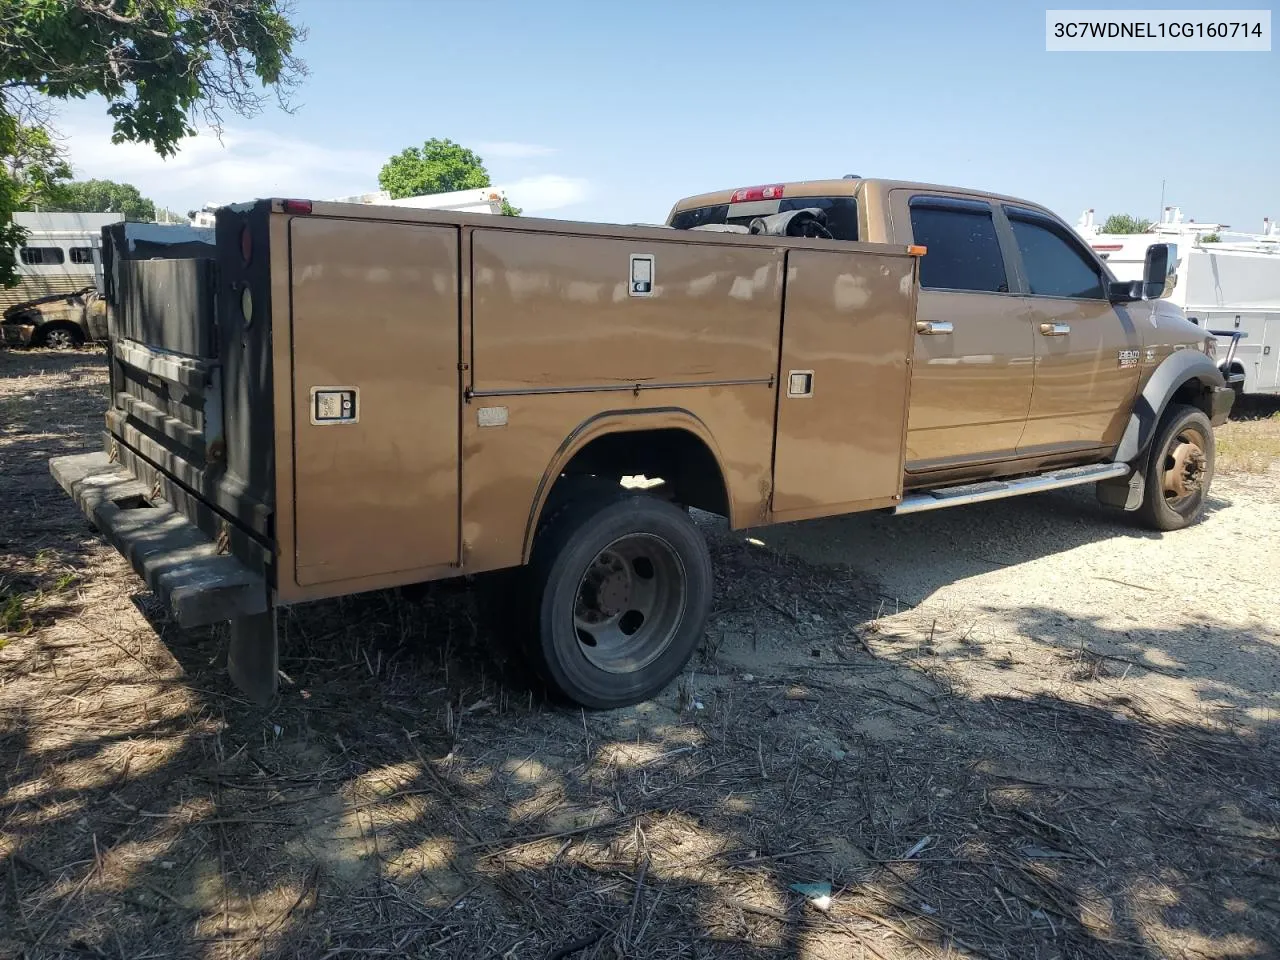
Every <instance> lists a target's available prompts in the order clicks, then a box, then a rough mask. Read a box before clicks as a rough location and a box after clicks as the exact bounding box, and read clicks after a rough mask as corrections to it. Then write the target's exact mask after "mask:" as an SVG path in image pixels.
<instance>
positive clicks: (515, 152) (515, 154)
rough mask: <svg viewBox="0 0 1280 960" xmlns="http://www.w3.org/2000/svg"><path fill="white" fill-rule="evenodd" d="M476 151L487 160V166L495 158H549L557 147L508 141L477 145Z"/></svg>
mask: <svg viewBox="0 0 1280 960" xmlns="http://www.w3.org/2000/svg"><path fill="white" fill-rule="evenodd" d="M474 149H475V151H476V153H478V154H480V156H481V157H483V158H484V159H485V161H486V165H487V162H488V161H489V160H490V159H492V158H494V157H497V158H498V159H500V160H528V159H530V158H532V157H549V156H551V155H552V154H553V153H555V152H556V148H555V147H544V146H541V145H539V144H536V143H512V142H510V141H508V140H496V141H488V142H484V143H477V144H476V145H475V148H474Z"/></svg>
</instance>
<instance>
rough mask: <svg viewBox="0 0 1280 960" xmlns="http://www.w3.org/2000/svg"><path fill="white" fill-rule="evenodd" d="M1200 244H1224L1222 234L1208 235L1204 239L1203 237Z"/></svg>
mask: <svg viewBox="0 0 1280 960" xmlns="http://www.w3.org/2000/svg"><path fill="white" fill-rule="evenodd" d="M1200 242H1201V243H1221V242H1222V234H1220V233H1206V234H1205V235H1204V236H1203V237H1201V238H1200Z"/></svg>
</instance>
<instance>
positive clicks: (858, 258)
mask: <svg viewBox="0 0 1280 960" xmlns="http://www.w3.org/2000/svg"><path fill="white" fill-rule="evenodd" d="M915 272H916V271H915V258H914V257H910V256H906V255H897V256H891V255H876V254H869V253H843V252H829V251H818V250H792V251H790V252H789V253H788V254H787V285H786V293H785V297H784V306H783V321H782V363H781V383H780V385H779V392H778V429H777V446H776V450H775V454H774V483H773V513H774V517H775V519H778V520H792V519H795V520H798V519H804V518H806V517H818V516H826V515H830V514H834V513H841V512H845V511H848V510H852V509H857V508H874V507H877V506H888V505H890V504H892V503H893V502H895V501H896V500H897V499H899V497H900V495H901V493H902V454H903V432H904V429H905V426H906V418H907V392H908V387H909V384H910V376H911V374H910V356H911V343H912V337H913V335H914V325H915Z"/></svg>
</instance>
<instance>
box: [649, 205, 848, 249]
mask: <svg viewBox="0 0 1280 960" xmlns="http://www.w3.org/2000/svg"><path fill="white" fill-rule="evenodd" d="M763 205H764V206H769V207H776V208H775V209H768V210H764V209H762V202H760V201H755V202H752V203H746V204H729V203H717V204H714V205H713V206H710V207H694V208H692V209H690V210H682V211H680V212H679V213H677V214H676V215H675V216H674V217H672V218H671V226H673V227H675V228H676V229H677V230H692V229H693V228H694V227H705V226H707V225H708V224H724V223H729V224H735V225H737V226H741V227H745V226H747V224H749V223H750V222H751V221H752V220H754V219H755V218H756V217H762V216H768V215H769V214H771V213H786V212H787V211H788V210H808V209H811V208H813V207H817V208H818V209H820V210H823V211H825V212H826V214H827V229H828V230H830V231H831V236H832V237H834V238H835V239H837V240H857V239H858V201H857V200H855V199H854V198H853V197H785V198H783V199H781V200H778V201H777V202H776V204H773V203H765V204H763ZM735 206H736V207H738V208H739V209H741V210H744V211H746V210H750V211H751V212H750V213H749V214H745V215H744V216H734V215H732V214H733V212H734V207H735Z"/></svg>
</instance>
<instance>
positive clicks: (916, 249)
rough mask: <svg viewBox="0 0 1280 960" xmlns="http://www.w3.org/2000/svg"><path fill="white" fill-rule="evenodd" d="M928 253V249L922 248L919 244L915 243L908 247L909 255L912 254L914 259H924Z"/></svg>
mask: <svg viewBox="0 0 1280 960" xmlns="http://www.w3.org/2000/svg"><path fill="white" fill-rule="evenodd" d="M928 252H929V248H928V247H922V246H921V245H920V244H918V243H913V244H911V245H910V246H909V247H907V253H909V254H911V256H913V257H923V256H924V255H925V254H926V253H928Z"/></svg>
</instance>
